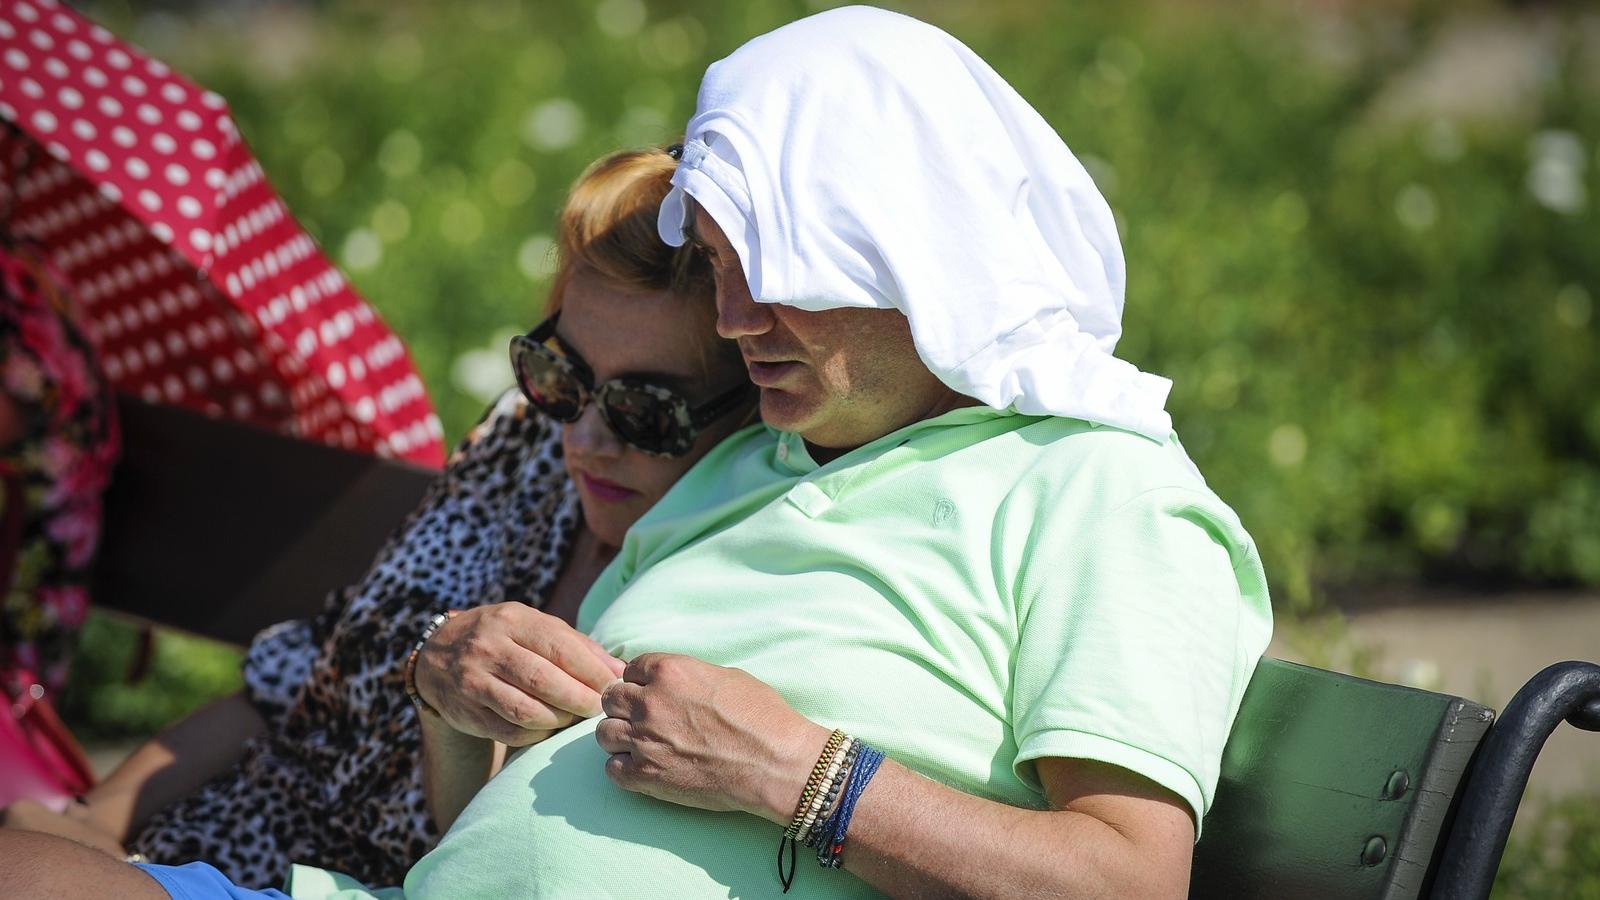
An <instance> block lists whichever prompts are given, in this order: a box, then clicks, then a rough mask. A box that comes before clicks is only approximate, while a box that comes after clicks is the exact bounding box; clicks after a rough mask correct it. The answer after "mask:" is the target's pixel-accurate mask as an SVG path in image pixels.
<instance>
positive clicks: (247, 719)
mask: <svg viewBox="0 0 1600 900" xmlns="http://www.w3.org/2000/svg"><path fill="white" fill-rule="evenodd" d="M266 728H267V725H266V723H265V722H264V721H262V719H261V715H260V714H259V713H257V712H256V709H255V707H254V706H252V705H251V704H250V701H249V700H247V699H245V696H244V694H243V693H242V692H241V693H237V694H230V695H229V696H227V697H224V698H222V699H221V700H218V701H216V702H214V703H211V704H210V705H208V706H204V707H201V708H200V709H199V710H197V711H195V712H194V713H192V714H190V715H189V716H188V717H187V718H185V719H183V720H181V721H179V722H178V723H177V724H175V725H173V726H171V727H169V728H168V729H167V730H165V731H163V732H162V733H161V734H159V735H157V736H156V737H155V738H153V739H152V740H149V741H146V742H145V743H144V744H142V745H141V746H140V747H139V749H137V750H135V751H134V752H133V754H132V755H130V756H129V757H128V758H127V759H126V760H123V762H122V765H120V766H117V769H116V771H114V772H112V773H111V774H110V775H109V776H107V777H106V779H105V780H104V781H102V782H100V783H99V784H97V785H95V787H94V789H93V790H91V791H90V792H89V793H88V794H87V795H86V796H85V797H84V799H85V800H86V801H88V807H87V810H88V812H87V814H88V816H89V817H90V818H91V820H92V821H94V822H95V823H96V824H98V825H100V826H101V827H102V828H104V829H105V830H106V831H108V832H110V833H111V834H113V835H116V836H117V839H118V840H121V841H126V840H127V839H128V836H129V835H130V834H131V833H132V832H134V831H135V830H137V829H138V827H139V826H141V825H143V824H144V823H145V821H146V820H147V819H149V818H150V816H152V815H154V814H155V813H156V812H158V811H160V810H161V809H164V808H165V807H167V806H170V805H171V804H172V803H174V802H176V801H178V800H180V799H182V798H184V797H187V796H188V795H190V794H192V793H194V792H195V791H196V790H198V789H199V788H200V786H201V785H203V784H205V783H206V782H207V781H210V780H211V779H213V778H215V777H217V776H218V775H221V774H222V773H223V772H226V771H227V770H228V768H229V767H231V766H232V765H233V764H234V763H236V762H238V761H239V759H240V758H241V757H242V756H244V748H245V744H246V743H247V742H248V741H249V740H250V739H251V738H253V737H255V736H257V735H259V734H261V733H262V732H264V731H266Z"/></svg>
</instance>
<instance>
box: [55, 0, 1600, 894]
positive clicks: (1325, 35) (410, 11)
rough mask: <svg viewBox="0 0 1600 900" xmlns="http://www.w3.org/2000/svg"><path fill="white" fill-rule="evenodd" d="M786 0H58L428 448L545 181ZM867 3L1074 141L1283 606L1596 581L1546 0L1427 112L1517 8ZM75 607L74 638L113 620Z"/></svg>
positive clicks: (167, 663) (502, 330) (686, 101)
mask: <svg viewBox="0 0 1600 900" xmlns="http://www.w3.org/2000/svg"><path fill="white" fill-rule="evenodd" d="M816 7H817V5H815V4H806V3H800V2H797V0H740V2H725V0H707V2H697V3H689V2H680V0H650V2H649V3H648V4H645V3H642V2H640V0H575V2H561V3H538V4H535V3H531V2H530V3H525V4H519V3H514V2H504V0H459V2H452V3H448V4H446V3H426V2H421V0H347V2H339V3H326V4H316V5H312V6H299V5H296V6H272V5H269V6H266V7H262V8H259V9H254V8H251V7H249V6H248V5H244V4H239V5H232V6H226V7H223V8H222V9H221V11H215V10H212V11H208V7H204V6H189V5H186V4H178V5H173V6H161V5H155V6H152V5H149V4H144V3H141V4H139V5H138V7H137V8H134V7H132V6H130V5H128V4H127V3H118V2H112V3H97V4H91V6H90V11H91V13H92V14H94V15H96V16H97V17H98V18H100V19H101V20H103V21H105V22H106V23H107V24H108V25H110V26H111V27H113V28H114V30H116V31H117V32H118V33H119V34H122V35H124V36H127V37H130V38H131V39H133V40H135V41H136V42H139V43H142V44H144V45H145V46H146V47H147V48H148V49H150V50H151V51H152V52H153V53H155V54H156V55H157V56H160V57H162V58H164V59H166V60H167V61H169V62H170V63H172V64H173V65H175V66H176V67H177V68H179V69H181V70H183V71H185V72H187V73H189V74H190V75H191V76H193V77H194V78H196V79H197V80H199V81H201V82H202V83H204V84H206V85H207V86H209V87H212V88H214V89H216V90H218V91H220V92H221V93H223V94H224V96H226V97H228V98H229V100H230V101H231V103H232V108H233V112H234V115H235V117H236V118H237V120H238V123H239V125H240V128H241V130H242V131H243V133H244V134H245V136H246V137H247V139H248V140H249V141H250V143H251V145H252V146H253V148H254V149H255V151H256V153H257V155H258V156H259V157H260V159H261V160H262V162H263V165H264V167H265V169H266V171H267V173H268V175H269V177H270V178H271V180H272V181H273V183H274V184H275V185H276V186H277V187H278V189H279V190H280V192H281V193H282V194H283V195H284V196H285V197H286V198H287V200H288V201H289V204H290V206H291V208H293V209H294V210H296V212H297V213H298V215H299V216H300V218H301V219H302V221H303V222H304V223H305V224H306V226H307V227H308V229H309V230H310V231H311V232H312V233H313V235H314V236H316V237H317V238H318V239H319V240H320V241H321V242H322V243H323V245H324V246H325V247H326V248H328V249H329V251H330V252H331V253H332V254H333V255H334V256H335V258H337V259H339V260H340V261H342V262H343V263H344V265H345V267H346V269H347V271H348V272H349V273H350V274H351V276H352V280H353V281H354V282H355V283H356V285H357V286H358V287H359V288H360V290H361V291H362V292H363V293H364V294H365V295H366V296H367V297H368V298H369V299H370V300H372V302H373V303H374V304H375V305H376V306H377V307H378V309H379V310H380V311H381V312H382V313H383V315H384V316H385V317H386V319H387V320H388V322H389V323H390V324H391V326H392V327H393V328H394V329H395V330H396V331H397V332H398V333H399V334H400V335H401V336H402V337H403V338H405V339H406V341H407V342H408V343H409V345H410V347H411V350H412V352H413V354H414V356H415V358H416V361H417V363H418V365H419V366H420V367H421V370H422V373H423V376H424V378H425V380H426V382H427V384H428V386H429V388H430V390H431V392H432V396H433V398H434V401H435V403H436V405H437V406H438V408H439V411H440V414H441V416H442V418H443V420H444V422H445V425H446V432H447V435H449V436H450V437H451V438H454V437H457V436H459V435H461V434H462V433H463V432H464V431H465V429H466V428H467V427H468V425H469V424H470V423H471V422H472V421H473V419H474V418H475V417H476V416H477V415H478V414H479V412H480V411H481V409H482V408H483V406H484V402H485V398H486V397H487V396H489V395H492V393H494V392H495V391H496V389H497V388H498V387H502V386H505V385H509V383H510V377H509V372H508V371H506V370H505V366H504V363H503V361H502V360H503V353H502V348H503V346H504V340H505V336H506V335H508V334H509V333H511V332H513V331H517V330H521V329H524V328H526V327H527V326H529V325H530V324H531V323H533V322H534V321H535V320H536V319H537V318H538V316H539V309H540V308H541V306H542V303H543V299H544V292H545V290H546V285H547V276H548V273H549V264H550V260H549V247H550V240H549V239H550V235H551V232H552V229H553V225H554V221H555V215H556V211H557V209H558V208H559V205H560V203H561V201H562V198H563V195H564V191H565V189H566V186H567V185H568V184H569V183H570V182H571V181H572V180H573V178H575V177H576V176H577V175H578V174H579V173H580V172H581V171H582V169H583V167H584V166H585V164H587V163H588V162H589V161H590V160H592V159H594V158H596V157H597V156H600V155H601V154H604V153H606V152H608V151H610V150H613V149H615V148H617V147H619V146H638V145H645V144H652V143H665V142H669V141H671V140H673V139H674V138H675V137H676V136H677V129H678V128H681V125H682V123H683V122H685V121H686V120H687V118H688V115H689V113H690V111H691V110H692V108H693V101H694V92H695V87H696V84H697V82H698V79H699V75H700V73H701V72H702V71H703V69H704V67H705V66H706V65H707V64H708V63H709V62H711V61H713V60H715V59H716V58H718V57H720V56H722V55H724V54H725V53H727V52H728V51H730V50H731V49H733V48H734V47H736V46H737V45H738V44H739V43H740V42H741V41H743V40H744V39H746V38H748V37H750V36H752V35H754V34H757V33H760V32H762V31H766V30H769V29H770V28H772V27H775V26H776V25H778V24H781V23H782V22H785V21H788V20H790V19H793V18H796V17H798V16H800V15H803V14H806V13H808V12H811V11H813V9H814V8H816ZM898 8H902V9H904V10H905V11H907V12H911V13H913V14H915V15H918V16H919V17H922V18H926V19H928V20H930V21H933V22H935V23H936V24H939V25H941V26H943V27H945V28H947V29H948V30H950V31H951V32H953V33H954V34H956V35H957V36H959V37H960V38H962V39H963V40H965V41H966V42H967V43H969V44H970V45H971V46H972V47H973V48H974V49H975V50H976V51H977V52H978V53H979V54H981V55H982V56H984V57H985V58H986V59H988V60H989V61H990V62H991V63H992V64H993V65H994V66H995V68H996V69H998V70H999V71H1000V73H1001V74H1002V75H1004V76H1005V77H1006V78H1007V79H1008V80H1009V81H1010V82H1011V83H1012V84H1013V85H1014V86H1015V87H1016V88H1017V89H1018V90H1019V91H1020V92H1021V93H1022V95H1023V96H1025V97H1027V98H1028V99H1029V100H1031V101H1032V102H1033V103H1034V104H1035V105H1036V106H1037V108H1038V109H1039V110H1040V111H1041V112H1042V113H1043V114H1044V115H1045V117H1046V118H1047V119H1048V120H1049V121H1050V122H1051V123H1052V124H1054V125H1055V126H1056V128H1057V129H1058V130H1059V131H1060V133H1061V134H1062V135H1063V136H1064V137H1065V138H1066V140H1067V142H1068V143H1069V144H1070V145H1071V146H1072V147H1073V149H1074V151H1075V152H1077V153H1078V154H1079V156H1080V157H1081V158H1083V159H1084V161H1085V163H1086V164H1087V165H1088V166H1089V167H1090V170H1091V172H1092V173H1093V174H1094V175H1095V177H1096V181H1097V182H1098V183H1099V185H1100V187H1101V188H1102V190H1103V191H1104V192H1105V193H1106V195H1107V197H1108V199H1109V200H1110V202H1111V204H1112V206H1113V208H1114V209H1115V210H1116V212H1117V215H1118V219H1119V223H1120V226H1121V233H1122V236H1123V240H1124V244H1125V249H1126V253H1127V259H1128V272H1129V282H1128V298H1127V312H1126V318H1125V333H1126V337H1125V338H1124V340H1123V342H1122V345H1121V348H1120V352H1121V354H1122V355H1124V356H1126V357H1127V358H1128V359H1130V360H1132V361H1133V362H1135V363H1136V364H1138V365H1139V366H1140V367H1142V368H1144V369H1146V370H1149V371H1154V372H1159V373H1161V374H1164V375H1167V376H1169V377H1171V378H1172V379H1173V380H1174V382H1175V388H1174V391H1173V394H1172V398H1171V403H1170V405H1169V406H1170V408H1171V410H1172V411H1173V414H1174V419H1175V421H1176V423H1177V425H1178V429H1179V433H1180V434H1181V435H1182V436H1183V438H1184V441H1185V444H1186V445H1187V446H1188V448H1189V450H1190V451H1191V453H1192V455H1193V456H1194V458H1195V459H1196V461H1197V462H1198V463H1199V465H1200V467H1201V469H1202V470H1203V471H1204V472H1205V473H1206V474H1207V477H1208V478H1209V480H1210V482H1211V484H1212V486H1213V487H1214V488H1215V489H1216V490H1217V492H1218V493H1219V494H1220V495H1221V496H1222V497H1224V498H1225V499H1227V500H1228V501H1229V502H1230V503H1231V504H1233V505H1234V507H1235V508H1236V509H1237V510H1238V511H1239V513H1240V515H1241V517H1242V518H1243V520H1244V522H1245V523H1246V525H1247V526H1248V527H1249V528H1250V529H1251V531H1252V533H1253V534H1254V535H1255V536H1256V538H1257V540H1258V542H1259V544H1260V547H1261V550H1262V552H1263V555H1264V557H1265V559H1266V563H1267V568H1268V572H1269V573H1270V575H1271V577H1272V578H1273V580H1274V587H1275V592H1276V596H1277V598H1278V602H1279V606H1280V609H1281V611H1282V612H1283V613H1285V614H1293V613H1296V612H1299V611H1304V610H1306V609H1309V608H1310V607H1311V606H1313V605H1314V604H1315V603H1316V601H1317V599H1318V597H1319V596H1320V594H1321V593H1322V592H1323V591H1324V589H1325V588H1326V587H1327V586H1329V585H1347V586H1349V585H1353V586H1357V587H1359V586H1361V585H1365V584H1371V583H1375V582H1379V581H1390V580H1396V579H1400V580H1409V579H1414V578H1426V579H1435V580H1438V579H1468V580H1471V581H1473V582H1474V583H1479V584H1482V583H1486V582H1515V583H1519V584H1531V583H1538V584H1558V585H1559V584H1568V585H1571V584H1586V585H1600V392H1597V391H1596V386H1597V385H1600V354H1597V353H1596V350H1597V348H1600V341H1597V330H1600V324H1597V315H1596V310H1595V309H1594V302H1595V298H1596V296H1597V295H1600V228H1597V223H1596V199H1597V198H1600V179H1597V175H1596V172H1597V171H1600V153H1597V145H1600V102H1597V96H1600V58H1597V57H1600V41H1597V40H1595V39H1593V38H1590V39H1588V41H1587V43H1585V42H1584V39H1583V38H1582V35H1583V33H1584V32H1583V31H1582V30H1581V29H1578V28H1575V27H1569V26H1571V25H1573V21H1566V22H1563V21H1561V18H1562V17H1563V16H1568V17H1569V19H1573V20H1575V17H1576V16H1577V15H1578V13H1577V11H1575V10H1571V11H1566V12H1563V11H1561V10H1555V11H1545V12H1543V13H1540V15H1544V16H1547V17H1551V20H1550V21H1548V22H1547V25H1549V26H1550V28H1549V30H1547V31H1546V32H1545V33H1547V34H1548V33H1552V32H1553V33H1555V34H1556V35H1558V37H1556V38H1555V39H1553V40H1552V41H1551V42H1550V46H1551V47H1552V48H1553V52H1552V53H1550V54H1548V58H1546V59H1544V60H1543V62H1542V63H1541V65H1542V67H1543V68H1542V69H1541V71H1540V75H1539V78H1538V79H1537V80H1536V83H1535V88H1534V89H1533V93H1532V95H1531V96H1529V97H1527V98H1525V102H1523V103H1521V104H1519V105H1518V107H1517V108H1516V109H1513V110H1510V111H1509V112H1503V114H1500V115H1490V116H1460V117H1457V116H1447V115H1445V114H1443V113H1441V112H1438V111H1435V110H1430V109H1428V108H1426V106H1425V105H1424V106H1423V107H1421V108H1416V107H1413V108H1411V109H1409V110H1407V111H1405V112H1403V113H1401V114H1395V113H1394V111H1393V103H1392V102H1391V100H1392V98H1393V96H1394V94H1395V92H1396V88H1397V85H1398V84H1399V83H1400V82H1402V81H1403V80H1405V79H1406V78H1407V77H1408V76H1409V75H1410V74H1412V72H1413V68H1414V67H1415V66H1416V65H1417V64H1418V61H1419V60H1420V59H1421V58H1422V57H1423V56H1424V54H1425V53H1426V52H1427V51H1428V50H1429V48H1430V47H1432V46H1433V45H1434V42H1435V41H1436V39H1438V38H1439V36H1440V35H1441V34H1442V33H1443V32H1444V31H1445V30H1446V29H1447V28H1449V27H1450V26H1451V25H1452V24H1454V23H1459V22H1460V21H1461V20H1462V19H1464V18H1471V17H1473V16H1479V15H1500V16H1507V17H1515V16H1518V15H1532V13H1527V12H1523V13H1517V12H1514V11H1510V10H1506V9H1502V8H1501V7H1499V6H1498V5H1494V4H1489V3H1486V2H1467V3H1456V4H1443V3H1438V2H1427V0H1424V2H1413V3H1402V4H1382V5H1370V6H1364V5H1359V4H1350V5H1348V6H1343V7H1340V6H1337V5H1330V4H1220V3H1215V4H1213V3H1206V4H1200V3H1177V2H1140V3H1116V4H1111V3H1024V2H1018V0H987V2H979V0H970V2H915V3H913V2H906V3H903V4H899V5H898ZM97 628H99V629H100V631H99V632H98V633H96V632H91V635H90V643H91V644H92V645H94V646H102V645H103V646H112V645H113V644H116V642H117V641H124V642H125V641H126V640H128V638H127V636H126V633H125V632H121V631H119V630H118V629H116V628H115V627H113V626H111V625H110V624H102V625H99V626H97ZM96 642H98V643H96ZM116 646H122V645H121V644H116ZM183 646H184V647H185V648H187V649H188V650H191V651H192V650H194V648H195V647H197V646H198V645H183ZM117 652H124V651H117ZM94 655H95V654H86V656H94ZM97 658H98V659H99V660H100V662H98V663H86V664H85V665H98V666H100V667H101V668H104V667H105V666H107V665H110V663H107V662H105V660H108V659H112V658H113V657H112V656H110V655H108V654H104V653H102V654H99V655H98V657H97ZM213 659H214V658H213V657H211V656H208V655H206V653H205V652H198V651H197V652H186V653H179V654H175V655H169V656H167V657H160V656H158V659H157V661H156V663H157V664H156V667H155V672H156V673H157V676H156V677H158V678H171V679H175V680H173V681H171V682H170V683H169V689H170V690H171V691H172V692H175V693H177V694H180V695H184V696H192V694H193V693H194V692H195V691H198V690H202V689H220V688H221V687H227V686H231V685H233V684H236V681H230V680H227V679H226V678H223V677H222V676H220V675H218V672H219V671H221V669H224V668H227V665H224V664H223V663H216V664H213V662H210V661H211V660H213ZM217 659H222V660H224V661H225V662H226V661H227V660H230V659H231V657H227V656H226V655H224V656H223V657H220V658H217ZM196 660H201V661H200V662H196ZM228 664H229V665H231V663H228ZM113 667H114V666H113ZM96 677H98V678H105V677H109V670H107V671H103V672H100V673H99V674H98V676H96ZM88 680H90V681H93V680H95V678H93V677H91V678H88ZM183 685H189V686H191V687H190V688H185V687H183ZM202 686H203V687H202ZM186 690H188V691H189V693H188V694H184V691H186ZM151 703H153V704H154V705H153V706H149V707H145V706H141V705H140V701H137V700H136V699H133V698H132V697H131V696H119V697H118V698H117V700H116V701H115V702H111V701H103V705H102V706H101V707H99V708H98V709H99V711H98V712H96V713H91V712H90V711H89V710H88V709H87V708H84V707H85V706H87V705H92V701H90V700H87V699H86V700H83V701H80V714H81V715H84V716H87V717H88V718H90V719H92V720H94V721H97V722H100V723H101V724H102V726H103V727H104V728H105V729H107V730H111V731H115V730H119V729H127V730H133V731H138V730H141V729H148V728H149V727H153V726H154V725H155V724H158V723H159V722H161V721H164V720H165V719H166V718H167V717H168V716H169V715H170V714H171V713H172V710H170V709H168V708H167V707H166V706H165V705H163V704H161V703H159V702H156V701H151ZM119 723H120V724H119ZM1591 820H1592V817H1590V819H1585V820H1583V821H1584V822H1590V823H1591V824H1589V825H1587V826H1584V827H1587V828H1589V830H1588V831H1587V832H1583V833H1584V834H1588V835H1589V836H1590V837H1589V838H1586V840H1590V841H1591V843H1592V841H1593V839H1594V838H1593V835H1595V834H1597V833H1600V832H1596V831H1595V830H1594V827H1593V824H1592V822H1591ZM1586 848H1587V849H1586ZM1592 849H1593V848H1592V846H1590V845H1584V846H1579V845H1578V844H1576V843H1575V844H1574V850H1573V852H1574V853H1577V854H1580V855H1581V854H1583V853H1589V854H1590V855H1592ZM1583 858H1588V857H1583ZM1508 871H1509V874H1508V875H1507V878H1512V879H1522V881H1521V882H1519V884H1523V885H1534V884H1535V883H1536V882H1538V879H1539V877H1542V876H1539V875H1538V872H1539V871H1541V869H1540V868H1539V867H1537V866H1535V867H1533V868H1528V867H1521V868H1519V867H1518V866H1517V865H1512V866H1511V867H1510V869H1509V870H1508ZM1530 872H1531V873H1533V874H1529V873H1530ZM1508 890H1509V889H1508ZM1517 890H1518V892H1519V893H1518V895H1522V894H1521V893H1520V892H1521V890H1522V888H1520V887H1519V888H1517ZM1528 890H1533V888H1528ZM1588 890H1591V891H1594V890H1596V889H1595V888H1594V887H1593V886H1592V885H1591V886H1590V887H1589V888H1588ZM1526 895H1527V896H1535V895H1537V894H1536V893H1529V894H1526ZM1583 896H1600V894H1596V893H1589V894H1584V895H1583Z"/></svg>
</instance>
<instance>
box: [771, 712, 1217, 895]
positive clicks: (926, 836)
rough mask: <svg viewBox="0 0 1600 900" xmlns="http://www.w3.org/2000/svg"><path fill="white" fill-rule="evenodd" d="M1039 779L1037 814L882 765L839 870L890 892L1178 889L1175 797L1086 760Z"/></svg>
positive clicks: (1053, 766) (1181, 855)
mask: <svg viewBox="0 0 1600 900" xmlns="http://www.w3.org/2000/svg"><path fill="white" fill-rule="evenodd" d="M826 738H827V735H826V734H825V733H823V734H821V735H820V740H819V743H820V742H823V741H826ZM1039 775H1040V778H1041V780H1042V781H1043V782H1044V786H1045V791H1046V796H1047V797H1048V799H1049V802H1050V807H1051V808H1050V809H1048V810H1031V809H1019V808H1017V807H1014V806H1008V805H1006V804H1003V803H997V802H995V801H992V800H985V799H983V798H980V797H974V796H971V795H969V794H964V793H962V792H960V791H957V790H955V789H953V788H949V787H946V786H944V785H941V784H938V783H937V782H934V781H930V780H928V779H926V778H923V777H922V776H920V775H917V774H916V773H914V772H912V771H910V770H909V769H906V768H905V767H904V766H901V765H899V764H897V763H895V762H894V761H892V760H885V761H884V764H883V766H882V768H880V769H879V770H878V774H877V775H876V776H875V777H874V778H873V779H872V782H871V783H870V784H869V785H868V788H867V790H866V791H865V792H864V793H863V794H862V795H861V800H860V802H859V803H858V804H857V805H856V811H855V816H854V818H853V819H852V820H851V823H850V831H849V835H848V839H847V843H846V848H847V849H846V851H845V854H844V868H845V869H847V870H849V871H851V872H853V873H855V874H856V875H857V876H859V877H860V878H861V879H862V880H863V881H866V882H867V883H868V884H871V885H873V886H874V887H876V888H878V889H879V890H882V891H884V892H885V893H888V894H890V895H892V896H897V897H951V896H955V897H1039V898H1046V897H1048V898H1063V900H1067V898H1070V900H1078V898H1127V897H1138V898H1150V900H1159V898H1171V900H1182V898H1183V897H1185V896H1187V894H1188V888H1189V862H1190V857H1191V855H1192V853H1193V849H1194V826H1193V825H1192V824H1191V819H1190V815H1189V811H1188V806H1187V805H1186V804H1185V803H1184V802H1183V801H1182V800H1180V799H1179V798H1178V797H1177V796H1176V795H1174V794H1170V793H1169V792H1167V791H1165V790H1163V789H1161V788H1159V787H1157V786H1156V785H1155V784H1154V783H1152V782H1150V781H1148V780H1146V779H1144V778H1141V777H1139V776H1137V775H1134V774H1133V773H1131V772H1129V771H1127V770H1125V769H1120V768H1116V767H1114V766H1109V765H1106V764H1104V763H1097V762H1091V761H1088V760H1073V759H1044V760H1040V761H1039ZM800 783H801V785H803V784H804V776H803V775H802V776H801V782H800ZM795 796H796V797H798V796H799V793H798V791H797V792H796V793H795ZM785 806H787V807H788V808H787V809H785V810H783V811H782V812H779V811H778V810H777V809H776V808H774V809H773V810H771V812H770V814H769V815H767V818H768V819H770V820H772V821H773V822H775V823H777V824H779V825H787V824H788V819H789V816H790V815H791V814H792V813H793V812H794V808H793V806H794V800H793V798H789V799H787V800H786V801H785ZM802 877H804V876H802Z"/></svg>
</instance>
